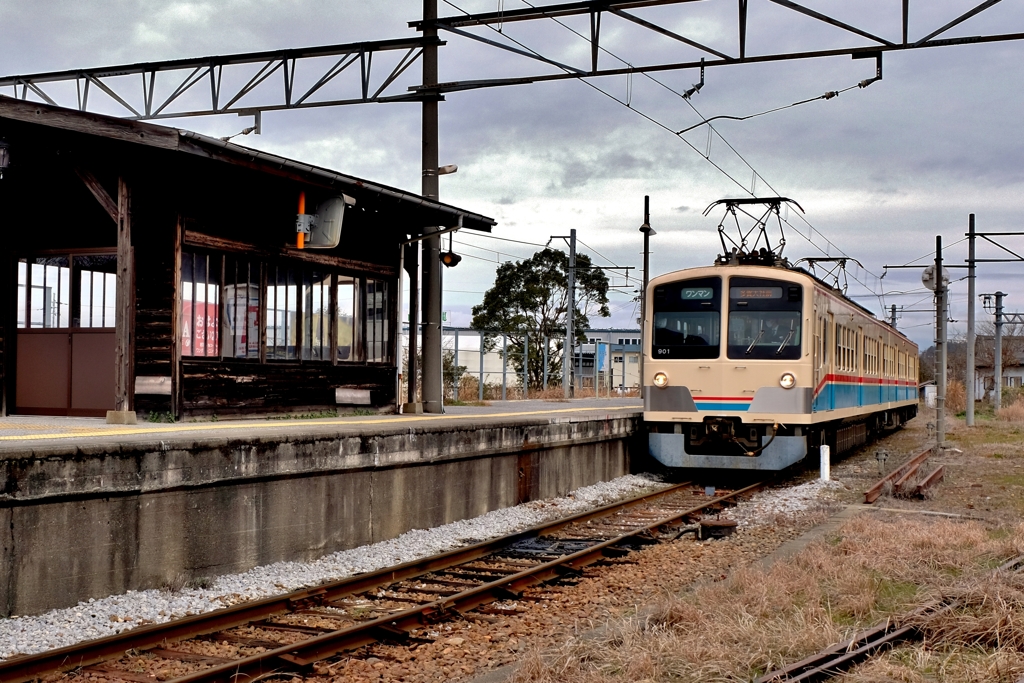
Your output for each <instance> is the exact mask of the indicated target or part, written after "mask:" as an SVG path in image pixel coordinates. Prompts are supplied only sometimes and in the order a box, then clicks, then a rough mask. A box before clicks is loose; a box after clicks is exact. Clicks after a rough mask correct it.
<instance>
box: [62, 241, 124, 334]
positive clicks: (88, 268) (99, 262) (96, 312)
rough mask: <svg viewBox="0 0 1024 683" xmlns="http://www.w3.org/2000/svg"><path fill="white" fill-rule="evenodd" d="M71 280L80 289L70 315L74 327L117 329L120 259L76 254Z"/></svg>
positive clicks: (115, 256)
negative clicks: (116, 301) (115, 325)
mask: <svg viewBox="0 0 1024 683" xmlns="http://www.w3.org/2000/svg"><path fill="white" fill-rule="evenodd" d="M71 280H72V282H73V283H74V284H75V286H76V287H77V288H78V295H77V296H76V297H74V299H73V302H72V311H71V324H72V325H73V326H74V327H114V311H115V310H116V306H115V305H114V303H115V300H116V296H117V255H116V254H76V255H75V256H73V257H72V258H71Z"/></svg>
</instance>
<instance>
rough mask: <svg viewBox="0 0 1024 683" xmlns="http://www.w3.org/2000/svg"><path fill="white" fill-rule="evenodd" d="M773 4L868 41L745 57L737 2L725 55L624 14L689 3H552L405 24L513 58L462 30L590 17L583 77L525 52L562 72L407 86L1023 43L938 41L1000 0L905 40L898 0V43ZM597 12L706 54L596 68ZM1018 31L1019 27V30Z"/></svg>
mask: <svg viewBox="0 0 1024 683" xmlns="http://www.w3.org/2000/svg"><path fill="white" fill-rule="evenodd" d="M767 1H768V2H771V3H773V4H775V5H778V6H780V7H783V8H785V9H787V10H790V11H792V12H794V13H797V14H800V15H803V16H806V17H810V18H811V19H814V20H816V21H818V22H821V23H823V24H827V25H829V26H833V27H836V28H840V29H842V30H844V31H846V32H847V33H849V34H851V35H853V36H857V37H859V38H864V39H867V41H869V42H868V43H866V44H859V45H852V46H850V47H845V48H838V49H829V50H811V49H808V50H798V51H795V52H784V53H767V54H760V55H749V54H748V53H747V36H748V33H749V32H750V31H751V30H752V29H753V28H754V26H753V25H751V24H750V23H749V22H748V16H747V6H748V0H738V3H739V11H738V13H737V25H736V35H737V36H738V44H737V46H736V50H735V53H734V54H732V55H730V54H727V53H726V52H723V51H722V50H721V49H716V48H713V47H710V46H707V45H703V44H701V43H699V42H697V41H695V40H693V39H692V38H688V37H686V36H684V35H680V34H678V33H676V32H674V31H671V30H669V29H667V28H665V27H663V26H659V25H657V24H655V23H653V22H651V21H647V20H645V19H642V18H640V17H638V16H636V15H635V14H632V13H631V12H628V11H627V10H633V9H638V8H643V7H651V6H654V5H683V4H688V3H690V2H694V0H633V1H623V2H608V1H603V2H602V1H601V0H586V1H583V2H571V3H562V4H557V5H545V6H538V7H530V8H526V9H517V10H512V11H500V12H485V13H481V14H466V15H462V16H448V17H440V18H438V19H436V20H434V21H430V22H425V21H414V22H410V23H409V25H410V26H411V27H413V28H416V29H419V30H423V28H424V27H425V26H428V25H429V26H431V27H433V28H436V29H437V30H441V31H447V32H449V33H454V34H457V35H460V36H466V37H471V38H473V39H475V40H479V41H482V42H487V43H489V44H494V45H496V47H499V48H501V49H505V50H509V51H512V52H516V53H518V54H524V52H525V51H524V50H522V49H520V48H512V47H511V46H508V45H504V44H500V43H499V41H498V40H497V39H485V38H482V37H480V36H478V35H474V34H471V33H469V32H468V31H467V30H466V29H467V28H469V27H474V26H476V27H491V26H493V25H495V24H499V25H500V24H505V23H511V22H525V21H531V20H539V19H549V20H550V19H560V18H563V17H571V16H576V15H587V14H588V15H590V26H591V30H590V48H591V50H590V52H591V59H590V70H589V71H586V72H585V73H584V72H582V71H581V69H580V68H578V67H575V66H570V65H563V64H558V63H555V62H553V61H551V60H550V59H548V58H546V57H544V56H542V55H540V54H536V53H532V54H530V53H526V56H528V57H531V58H533V59H535V60H539V61H544V62H548V63H549V64H553V65H555V66H558V67H559V68H561V69H562V70H563V72H562V73H554V74H538V75H536V76H517V77H511V78H494V79H481V80H467V81H455V82H448V83H442V84H440V86H439V87H437V88H431V89H424V88H410V90H413V91H417V90H418V91H420V92H431V93H438V94H441V93H447V92H457V91H460V90H474V89H479V88H494V87H501V86H507V85H521V84H524V83H539V82H543V81H559V80H567V79H574V78H581V77H588V78H589V77H599V76H619V75H625V74H633V73H651V72H657V71H676V70H680V69H691V68H698V67H700V66H702V65H703V66H727V65H734V64H750V63H757V62H778V61H789V60H794V59H810V58H818V57H835V56H845V55H849V56H853V57H871V56H878V57H879V66H880V63H881V62H880V59H881V58H880V54H881V53H882V52H889V51H894V50H912V49H919V48H925V47H945V46H950V45H967V44H974V43H987V42H1002V41H1011V40H1022V39H1024V32H1017V33H1005V34H995V35H981V36H969V37H957V38H940V36H942V35H943V34H945V33H947V32H948V31H950V30H951V29H953V28H954V27H956V26H958V25H960V24H962V23H963V22H965V21H967V20H968V19H970V18H971V17H974V16H976V15H978V14H980V13H982V12H984V11H985V10H988V9H989V8H991V7H993V6H994V5H996V4H998V3H999V2H1000V0H984V2H981V3H980V4H978V5H976V6H975V7H973V8H972V9H971V10H969V11H967V12H964V13H963V14H961V15H960V16H958V17H955V18H953V19H952V20H950V21H948V22H947V23H946V24H944V25H942V26H940V27H938V28H936V29H935V30H932V31H929V32H928V33H926V34H924V35H923V36H921V37H919V38H913V39H912V38H910V36H909V16H910V9H911V8H910V0H903V11H902V15H901V22H900V24H899V25H898V26H894V27H893V32H894V33H899V35H900V36H901V38H900V39H898V40H897V39H896V38H893V39H892V40H890V39H887V38H885V37H882V36H879V35H876V34H874V33H872V32H869V31H867V30H866V29H863V28H861V27H858V26H855V25H852V24H849V23H847V22H844V21H840V20H839V19H836V18H834V17H831V16H829V15H827V14H824V13H822V12H818V11H816V10H813V9H810V8H809V7H806V6H804V5H802V4H800V3H797V2H793V0H767ZM603 14H611V15H613V16H615V17H618V18H621V19H624V20H626V21H629V22H631V23H633V24H636V25H638V26H641V27H643V28H645V29H647V30H649V31H652V32H654V33H657V34H660V35H663V36H666V37H669V38H672V39H673V40H677V41H679V42H682V43H685V44H686V45H689V46H690V47H693V48H695V49H697V50H699V51H700V52H703V53H705V54H706V56H705V57H704V58H703V59H702V58H701V57H696V58H694V59H692V60H688V61H678V62H671V63H664V64H651V65H647V66H635V65H630V66H627V67H622V68H616V69H599V68H598V58H597V57H598V53H599V51H600V49H601V48H600V27H601V17H602V15H603ZM1022 28H1024V27H1022ZM880 77H881V71H880V68H879V72H878V73H877V74H876V78H875V79H873V80H877V79H878V78H880Z"/></svg>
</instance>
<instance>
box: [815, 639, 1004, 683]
mask: <svg viewBox="0 0 1024 683" xmlns="http://www.w3.org/2000/svg"><path fill="white" fill-rule="evenodd" d="M1022 674H1024V653H1021V652H1014V651H1013V650H1008V649H1005V648H1003V649H999V650H995V651H991V650H988V649H985V648H977V647H963V646H960V645H945V644H936V643H923V644H914V645H904V646H902V647H898V648H896V649H894V650H891V651H888V652H885V653H883V654H881V655H879V656H876V657H873V658H872V659H871V660H870V661H868V662H866V663H864V664H861V665H860V666H858V667H856V668H855V669H853V670H852V671H850V672H849V673H848V674H846V675H844V676H841V677H839V678H837V679H835V680H837V681H842V683H892V682H893V681H900V682H903V683H934V682H935V681H950V682H956V683H1017V681H1019V680H1020V677H1021V675H1022Z"/></svg>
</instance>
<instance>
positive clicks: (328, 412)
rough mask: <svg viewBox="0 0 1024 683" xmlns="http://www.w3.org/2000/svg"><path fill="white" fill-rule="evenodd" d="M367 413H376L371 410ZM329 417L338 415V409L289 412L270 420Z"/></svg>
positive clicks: (273, 416) (271, 417)
mask: <svg viewBox="0 0 1024 683" xmlns="http://www.w3.org/2000/svg"><path fill="white" fill-rule="evenodd" d="M367 414H370V415H372V414H374V413H373V411H370V412H369V413H367ZM327 417H338V411H337V410H319V411H316V412H312V413H298V414H294V415H293V414H287V415H271V416H270V417H268V418H267V419H268V420H321V419H323V418H327Z"/></svg>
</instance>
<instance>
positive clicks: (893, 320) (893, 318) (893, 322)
mask: <svg viewBox="0 0 1024 683" xmlns="http://www.w3.org/2000/svg"><path fill="white" fill-rule="evenodd" d="M889 324H890V325H891V326H892V327H896V304H893V305H892V306H891V307H890V308H889Z"/></svg>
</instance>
